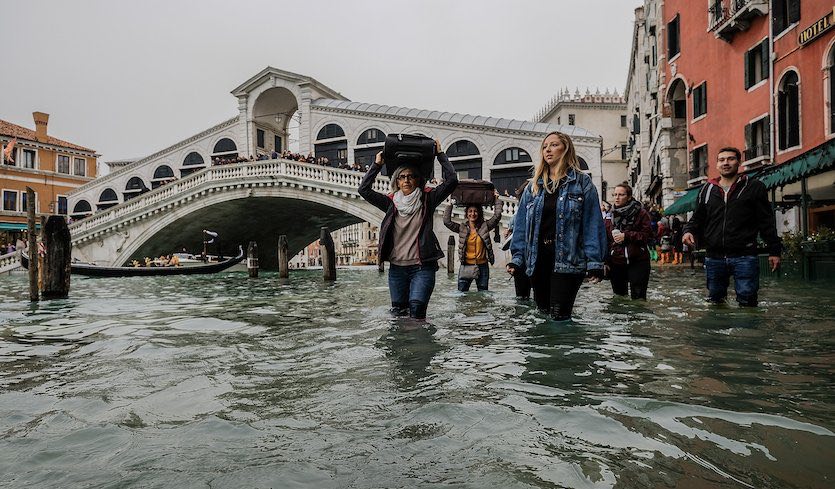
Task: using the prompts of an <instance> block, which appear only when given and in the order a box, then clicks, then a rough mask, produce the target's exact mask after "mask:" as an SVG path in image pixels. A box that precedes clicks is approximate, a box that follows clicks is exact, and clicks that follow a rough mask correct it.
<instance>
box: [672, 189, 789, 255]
mask: <svg viewBox="0 0 835 489" xmlns="http://www.w3.org/2000/svg"><path fill="white" fill-rule="evenodd" d="M684 232H685V233H692V234H693V236H695V238H696V245H697V247H699V248H705V249H706V250H707V256H708V257H711V258H721V257H738V256H749V255H756V254H757V253H758V250H757V234H759V235H760V237H761V238H762V240H763V241H765V243H766V246H767V248H768V254H769V256H780V251H781V249H782V245H781V244H780V238H779V236H777V226H776V225H775V222H774V211H773V210H772V208H771V204H770V203H769V201H768V192H767V190H766V188H765V185H763V183H762V182H760V181H759V180H757V179H753V178H748V176H746V175H742V176H740V177H739V179H737V181H736V183H734V184H733V185H732V186H731V188H730V189H729V190H728V194H727V195H725V191H724V190H723V189H722V187H720V186H719V179H718V178H715V179H712V180H709V181H708V182H707V183H705V184H704V185H703V186H702V188H701V190H699V195H698V197H697V200H696V210H695V212H693V217H692V218H690V221H688V222H687V224H685V225H684Z"/></svg>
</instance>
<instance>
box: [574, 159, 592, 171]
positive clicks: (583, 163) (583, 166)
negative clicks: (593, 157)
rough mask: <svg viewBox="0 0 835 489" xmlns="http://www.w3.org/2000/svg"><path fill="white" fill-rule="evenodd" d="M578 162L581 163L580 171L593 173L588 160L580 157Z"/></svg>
mask: <svg viewBox="0 0 835 489" xmlns="http://www.w3.org/2000/svg"><path fill="white" fill-rule="evenodd" d="M577 160H578V161H579V163H580V170H582V171H584V172H590V171H591V170H590V169H589V164H588V163H586V160H584V159H583V158H582V157H581V156H578V157H577Z"/></svg>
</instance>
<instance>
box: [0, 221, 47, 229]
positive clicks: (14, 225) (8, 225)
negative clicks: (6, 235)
mask: <svg viewBox="0 0 835 489" xmlns="http://www.w3.org/2000/svg"><path fill="white" fill-rule="evenodd" d="M40 227H41V225H40V224H36V225H35V229H38V228H40ZM26 229H28V226H27V225H26V223H19V222H0V231H26Z"/></svg>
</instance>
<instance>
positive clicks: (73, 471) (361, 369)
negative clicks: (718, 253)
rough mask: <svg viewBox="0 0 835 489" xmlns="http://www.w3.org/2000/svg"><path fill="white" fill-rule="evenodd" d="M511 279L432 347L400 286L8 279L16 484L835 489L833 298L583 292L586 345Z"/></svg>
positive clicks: (4, 349)
mask: <svg viewBox="0 0 835 489" xmlns="http://www.w3.org/2000/svg"><path fill="white" fill-rule="evenodd" d="M496 275H499V274H495V275H494V278H493V281H492V284H491V285H492V287H493V289H494V290H493V291H492V292H490V293H489V294H477V293H470V294H467V295H463V294H459V293H458V292H456V291H455V281H454V279H448V278H447V276H446V275H440V274H439V280H438V285H437V287H436V290H435V296H434V297H433V300H432V303H431V304H430V309H429V314H430V321H429V324H428V325H417V324H413V323H409V322H408V321H404V322H395V321H392V320H391V319H390V318H389V316H388V314H387V305H388V292H387V287H386V279H385V277H384V276H380V275H378V274H377V273H376V272H341V273H340V276H339V280H338V282H337V283H336V285H333V286H328V285H324V284H322V283H321V280H320V275H319V274H318V273H316V272H300V273H299V274H297V275H294V276H293V277H292V278H291V279H290V281H289V282H281V281H279V280H278V279H277V278H276V277H275V275H272V274H267V275H264V274H262V278H260V279H257V280H249V279H248V278H246V276H245V274H242V273H230V274H225V275H221V276H213V277H170V278H154V279H143V278H131V279H121V280H118V279H74V282H73V290H72V298H71V299H70V300H66V301H54V302H48V303H47V302H44V303H41V304H38V305H35V306H30V305H29V303H28V302H27V301H26V298H27V289H26V283H25V277H23V276H12V277H4V278H0V286H2V287H3V289H4V294H3V296H2V298H0V474H2V476H0V486H4V487H27V488H28V487H49V488H53V487H55V488H57V487H61V488H66V487H177V488H191V487H200V488H204V487H218V488H225V487H257V488H266V487H274V488H279V487H311V488H332V487H333V488H342V487H350V488H379V487H440V486H445V487H472V488H484V487H491V488H524V487H582V488H586V487H592V488H597V487H618V488H643V487H680V488H692V487H699V488H713V487H717V488H718V487H728V488H731V487H756V488H816V487H819V488H830V487H833V486H835V482H833V478H835V462H834V461H835V434H834V433H833V430H835V423H833V420H835V416H833V408H835V391H833V378H835V376H833V373H835V365H834V364H833V359H835V353H833V343H835V335H833V331H835V301H834V300H833V299H835V292H833V291H832V290H830V289H815V288H811V287H808V286H804V285H792V286H789V287H786V288H781V286H780V285H778V284H775V283H771V284H766V288H765V289H764V290H763V293H762V297H763V299H764V303H763V306H762V307H761V308H760V309H759V310H756V311H751V310H741V309H738V308H736V307H735V306H730V307H721V308H717V307H710V306H708V305H706V304H704V303H703V302H702V300H701V297H702V295H703V292H702V289H701V287H702V276H701V273H697V274H694V273H693V272H691V271H689V270H685V269H677V270H663V271H662V272H661V273H656V274H654V276H653V281H652V283H651V293H650V300H649V302H648V303H646V304H635V303H633V302H631V301H628V300H620V299H613V298H612V295H611V291H610V289H609V288H608V284H604V285H601V286H594V287H586V286H584V288H583V289H582V291H581V295H580V298H579V301H578V313H579V316H581V317H582V319H581V320H580V321H578V322H576V323H575V324H572V325H568V326H566V325H556V324H554V323H551V322H548V321H546V320H545V319H544V318H543V317H542V316H540V315H539V314H538V313H536V312H535V311H533V310H532V309H531V307H530V305H526V304H519V303H517V302H516V301H515V299H514V298H513V297H512V284H511V283H510V282H509V281H508V280H507V279H505V278H504V277H503V276H501V277H497V276H496Z"/></svg>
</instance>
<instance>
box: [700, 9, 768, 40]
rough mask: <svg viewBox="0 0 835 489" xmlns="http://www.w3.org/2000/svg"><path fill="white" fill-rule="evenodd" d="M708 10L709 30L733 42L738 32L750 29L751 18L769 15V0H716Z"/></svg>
mask: <svg viewBox="0 0 835 489" xmlns="http://www.w3.org/2000/svg"><path fill="white" fill-rule="evenodd" d="M707 11H708V15H709V29H708V30H710V31H713V32H714V33H715V34H716V37H718V38H720V39H723V40H725V41H727V42H731V40H732V39H733V36H734V35H735V34H736V33H737V32H743V31H746V30H748V27H749V26H750V25H751V19H754V18H756V17H759V16H760V15H768V0H714V2H713V4H712V5H711V6H710V8H709V9H708V10H707Z"/></svg>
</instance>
